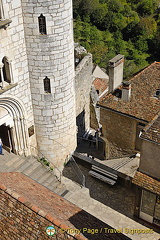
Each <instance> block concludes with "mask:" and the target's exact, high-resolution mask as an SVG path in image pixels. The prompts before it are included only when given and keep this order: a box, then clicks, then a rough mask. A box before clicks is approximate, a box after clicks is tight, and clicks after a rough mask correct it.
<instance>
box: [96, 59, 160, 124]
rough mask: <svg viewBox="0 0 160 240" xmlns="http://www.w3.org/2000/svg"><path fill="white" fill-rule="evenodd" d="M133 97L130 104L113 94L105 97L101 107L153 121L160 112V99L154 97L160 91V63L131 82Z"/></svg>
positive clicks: (155, 63) (145, 70) (148, 68)
mask: <svg viewBox="0 0 160 240" xmlns="http://www.w3.org/2000/svg"><path fill="white" fill-rule="evenodd" d="M129 82H130V83H131V97H130V100H129V101H128V102H126V101H123V100H121V99H117V97H115V96H114V95H113V94H112V93H109V94H107V95H106V96H105V97H103V98H102V99H101V100H100V102H99V105H100V106H103V107H106V108H109V109H112V110H115V111H118V112H122V113H124V114H127V115H131V116H133V117H136V118H139V119H142V120H145V121H148V122H149V121H151V120H152V119H153V118H154V116H155V115H156V114H157V113H158V112H159V111H160V98H156V97H154V95H155V93H156V90H157V89H160V62H154V63H152V64H151V65H149V66H148V67H147V68H145V69H144V70H143V71H141V72H140V73H138V74H137V75H136V76H134V77H133V78H132V79H130V81H129Z"/></svg>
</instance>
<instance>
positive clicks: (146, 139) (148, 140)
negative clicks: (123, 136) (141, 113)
mask: <svg viewBox="0 0 160 240" xmlns="http://www.w3.org/2000/svg"><path fill="white" fill-rule="evenodd" d="M141 135H142V131H140V133H139V138H140V139H142V140H145V141H147V142H151V143H154V144H157V145H160V143H157V142H155V141H153V140H150V139H148V138H144V137H141Z"/></svg>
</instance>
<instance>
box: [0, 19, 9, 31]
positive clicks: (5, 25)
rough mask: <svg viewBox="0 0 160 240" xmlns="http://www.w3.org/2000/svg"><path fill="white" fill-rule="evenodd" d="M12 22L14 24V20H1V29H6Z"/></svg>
mask: <svg viewBox="0 0 160 240" xmlns="http://www.w3.org/2000/svg"><path fill="white" fill-rule="evenodd" d="M11 22H12V20H10V19H4V20H2V19H1V20H0V29H1V28H4V29H6V28H7V27H8V26H9V24H10V23H11Z"/></svg>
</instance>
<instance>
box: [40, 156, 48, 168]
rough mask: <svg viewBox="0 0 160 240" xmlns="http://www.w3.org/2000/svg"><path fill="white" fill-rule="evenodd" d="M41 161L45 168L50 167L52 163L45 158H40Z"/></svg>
mask: <svg viewBox="0 0 160 240" xmlns="http://www.w3.org/2000/svg"><path fill="white" fill-rule="evenodd" d="M39 161H40V162H41V163H42V164H44V165H45V166H48V167H49V165H50V162H49V161H48V160H46V159H45V158H44V157H42V158H40V159H39Z"/></svg>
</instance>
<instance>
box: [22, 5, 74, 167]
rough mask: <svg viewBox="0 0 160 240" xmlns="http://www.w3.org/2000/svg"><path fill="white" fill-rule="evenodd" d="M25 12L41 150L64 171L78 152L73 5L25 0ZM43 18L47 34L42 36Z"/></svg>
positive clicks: (36, 124)
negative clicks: (69, 157)
mask: <svg viewBox="0 0 160 240" xmlns="http://www.w3.org/2000/svg"><path fill="white" fill-rule="evenodd" d="M22 8H23V21H24V29H25V41H26V48H27V58H28V64H29V77H30V86H31V93H32V103H33V110H34V119H35V128H36V136H37V144H38V149H39V150H40V151H41V152H42V153H43V154H44V156H46V157H47V158H48V159H50V160H51V161H52V162H53V163H55V164H56V165H57V166H59V167H60V168H63V163H64V161H65V158H66V157H67V155H69V154H70V152H73V151H74V150H75V148H76V116H75V88H74V44H73V29H72V1H71V0H65V1H59V0H56V1H50V0H44V1H29V2H28V0H22ZM41 14H43V16H44V17H45V18H46V29H47V34H41V33H40V32H39V24H38V17H39V16H40V15H41ZM46 76H47V77H48V78H49V79H50V85H51V93H45V91H44V83H43V80H44V79H45V77H46Z"/></svg>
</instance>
